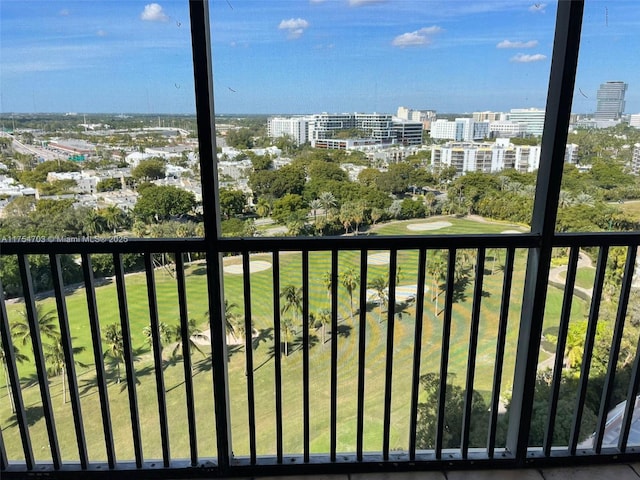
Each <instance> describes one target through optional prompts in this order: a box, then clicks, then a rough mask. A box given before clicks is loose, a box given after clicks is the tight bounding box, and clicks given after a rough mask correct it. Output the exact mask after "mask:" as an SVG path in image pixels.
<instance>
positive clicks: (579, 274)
mask: <svg viewBox="0 0 640 480" xmlns="http://www.w3.org/2000/svg"><path fill="white" fill-rule="evenodd" d="M595 275H596V269H595V268H593V267H580V268H578V269H577V270H576V285H577V286H578V287H580V288H586V289H591V288H593V280H594V278H595ZM560 276H561V277H562V278H567V272H561V273H560Z"/></svg>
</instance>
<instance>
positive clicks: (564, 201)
mask: <svg viewBox="0 0 640 480" xmlns="http://www.w3.org/2000/svg"><path fill="white" fill-rule="evenodd" d="M571 205H573V196H572V195H571V194H570V193H569V192H567V191H566V190H560V196H559V197H558V207H559V208H565V207H570V206H571Z"/></svg>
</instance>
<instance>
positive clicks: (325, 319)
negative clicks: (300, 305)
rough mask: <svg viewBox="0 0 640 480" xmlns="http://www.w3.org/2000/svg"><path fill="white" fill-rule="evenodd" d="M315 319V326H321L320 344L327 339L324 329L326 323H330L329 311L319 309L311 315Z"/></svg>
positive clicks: (325, 328)
mask: <svg viewBox="0 0 640 480" xmlns="http://www.w3.org/2000/svg"><path fill="white" fill-rule="evenodd" d="M313 319H314V320H315V327H316V328H318V325H319V326H320V327H321V328H322V345H324V344H325V342H326V341H327V338H326V330H327V325H330V324H331V311H330V310H327V309H326V308H325V309H322V310H320V311H319V312H317V313H316V314H315V316H314V317H313Z"/></svg>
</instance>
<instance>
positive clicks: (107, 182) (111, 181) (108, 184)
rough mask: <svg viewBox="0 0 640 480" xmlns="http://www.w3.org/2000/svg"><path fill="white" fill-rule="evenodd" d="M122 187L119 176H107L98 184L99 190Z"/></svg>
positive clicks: (97, 188) (111, 189)
mask: <svg viewBox="0 0 640 480" xmlns="http://www.w3.org/2000/svg"><path fill="white" fill-rule="evenodd" d="M121 188H122V182H121V181H120V179H119V178H105V179H104V180H100V181H99V182H98V184H97V185H96V190H97V191H98V192H113V191H114V190H120V189H121Z"/></svg>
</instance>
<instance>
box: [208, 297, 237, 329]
mask: <svg viewBox="0 0 640 480" xmlns="http://www.w3.org/2000/svg"><path fill="white" fill-rule="evenodd" d="M236 308H238V305H237V304H236V303H233V302H229V300H227V299H226V298H225V300H224V322H225V326H226V328H227V332H228V333H230V334H231V335H232V336H233V338H237V337H236V334H239V335H240V338H244V336H245V334H246V332H245V328H244V319H243V318H242V317H241V316H240V314H238V312H236V311H235V309H236ZM208 316H209V312H207V317H208Z"/></svg>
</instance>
